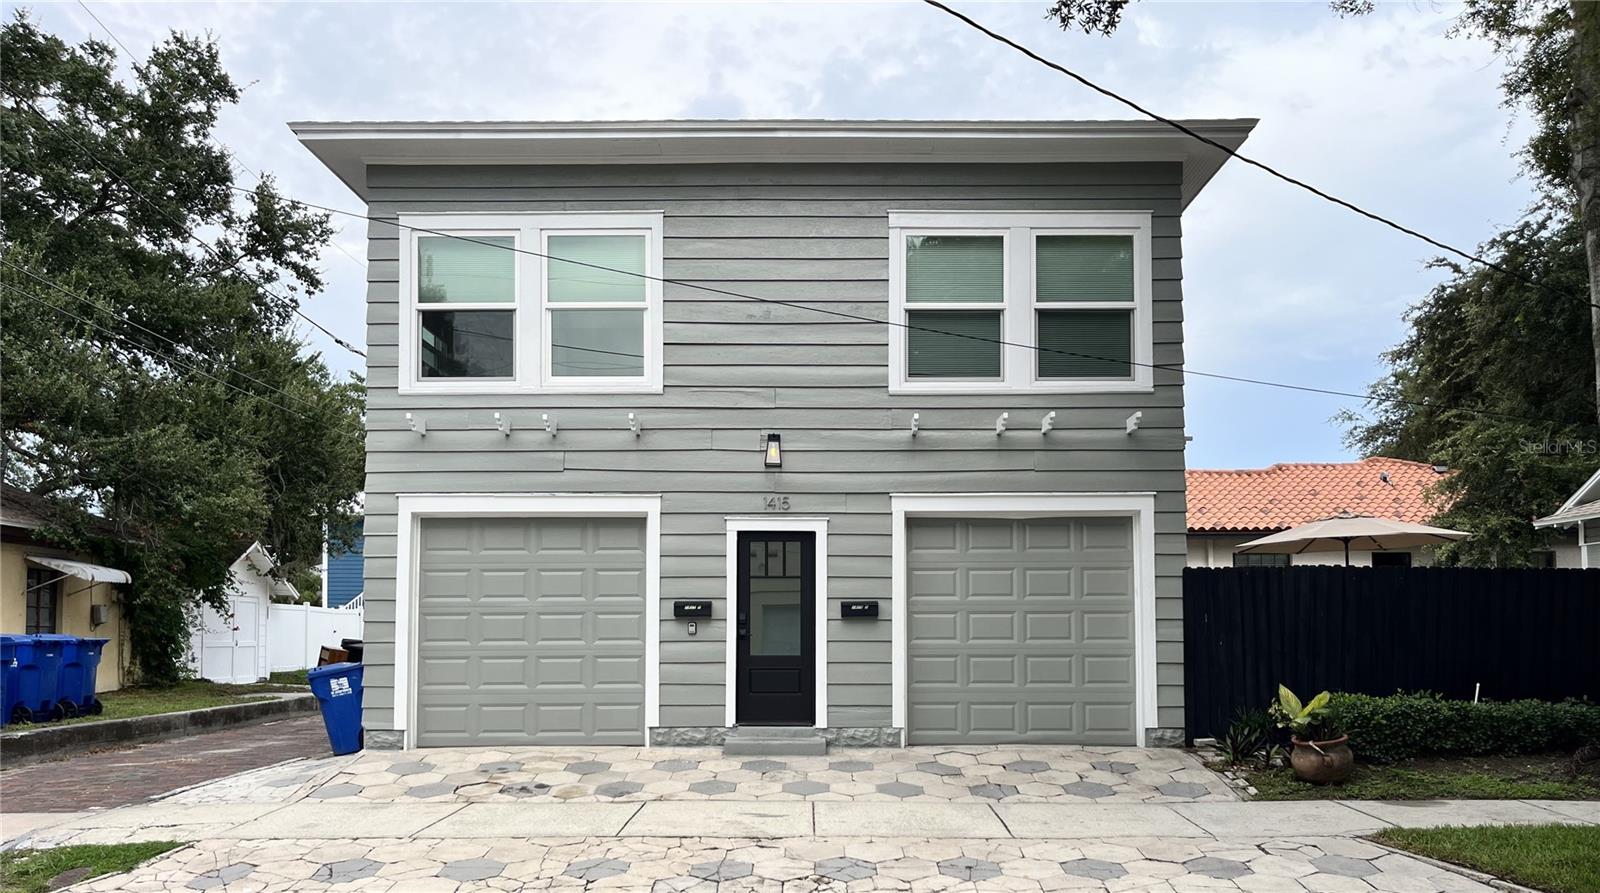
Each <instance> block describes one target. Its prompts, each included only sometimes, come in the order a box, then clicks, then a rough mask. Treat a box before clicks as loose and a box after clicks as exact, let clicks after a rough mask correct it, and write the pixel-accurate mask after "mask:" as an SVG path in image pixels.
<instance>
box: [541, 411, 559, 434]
mask: <svg viewBox="0 0 1600 893" xmlns="http://www.w3.org/2000/svg"><path fill="white" fill-rule="evenodd" d="M539 418H540V419H541V420H542V421H543V422H544V430H546V431H549V432H550V436H551V437H555V436H556V420H555V418H554V417H553V416H551V415H550V413H548V412H544V413H540V414H539Z"/></svg>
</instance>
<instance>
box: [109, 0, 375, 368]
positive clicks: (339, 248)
mask: <svg viewBox="0 0 1600 893" xmlns="http://www.w3.org/2000/svg"><path fill="white" fill-rule="evenodd" d="M78 5H79V6H81V7H83V11H84V12H86V13H88V14H89V18H91V19H94V23H95V24H96V25H99V26H100V28H101V30H103V31H105V32H106V34H107V35H108V36H109V37H110V38H111V39H112V40H113V41H114V42H115V43H116V45H117V46H119V47H122V51H123V52H124V53H127V54H128V58H129V59H131V60H133V63H134V64H135V65H137V64H138V63H139V57H138V56H137V55H135V54H134V52H133V50H131V49H129V48H128V45H127V44H125V43H123V42H122V38H120V37H118V36H117V32H115V31H113V30H111V26H110V25H107V24H106V23H105V22H104V21H103V20H101V18H100V17H99V16H97V15H95V14H94V10H92V9H90V8H89V4H87V3H85V2H83V0H78ZM217 148H219V149H221V150H222V152H223V153H224V154H226V155H227V156H228V159H229V160H230V161H232V162H233V163H234V164H237V165H239V166H240V167H241V168H244V170H245V172H246V173H248V174H249V175H250V176H252V177H255V178H256V182H258V183H259V182H261V181H262V180H263V179H265V177H264V176H263V175H262V174H261V172H260V171H258V170H256V169H255V168H253V167H251V166H250V165H248V164H245V163H244V159H242V158H240V157H239V153H237V152H234V151H233V150H231V149H229V148H228V147H227V146H222V145H219V146H217ZM328 244H330V245H332V246H333V247H334V248H335V249H336V250H337V251H338V252H339V253H340V254H342V255H344V256H345V257H348V258H350V260H352V261H354V262H355V264H356V265H357V266H359V267H361V269H363V270H365V269H366V268H367V265H366V264H365V263H364V262H363V261H362V260H361V259H360V258H358V257H356V256H355V255H354V254H351V253H350V252H349V251H347V250H345V247H344V246H343V245H340V244H339V243H338V242H334V241H330V242H329V243H328ZM328 337H330V338H331V337H333V336H332V335H329V336H328Z"/></svg>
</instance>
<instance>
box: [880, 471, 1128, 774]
mask: <svg viewBox="0 0 1600 893" xmlns="http://www.w3.org/2000/svg"><path fill="white" fill-rule="evenodd" d="M889 512H890V526H889V529H890V560H891V564H892V568H891V574H890V593H889V597H890V608H889V611H890V617H891V620H890V628H889V634H890V637H891V661H892V664H891V671H892V673H893V678H892V680H891V683H890V700H891V703H892V716H893V721H894V724H895V726H896V727H897V728H899V729H900V735H901V742H902V743H904V741H905V740H906V736H907V735H909V733H910V726H909V725H908V714H909V709H908V708H909V701H908V697H909V691H908V689H909V685H910V680H909V678H908V676H907V673H908V672H909V669H910V663H909V659H908V657H907V649H908V647H909V645H910V641H909V639H908V637H907V635H908V634H907V594H906V582H907V581H906V576H907V572H906V560H907V557H908V552H907V542H906V519H907V518H911V517H941V516H942V517H948V518H971V517H985V518H1061V517H1102V518H1103V517H1125V518H1131V519H1133V543H1134V566H1135V568H1136V573H1135V574H1134V599H1133V625H1134V693H1135V704H1134V734H1135V735H1136V736H1139V737H1140V738H1141V739H1142V737H1143V735H1144V733H1145V730H1146V729H1149V728H1152V727H1154V726H1155V720H1156V526H1155V521H1156V494H1155V493H1154V492H1127V493H1122V492H1116V493H1113V492H1105V493H892V494H890V495H889ZM1128 743H1129V744H1132V745H1134V746H1141V745H1143V744H1144V742H1143V740H1138V741H1130V742H1128Z"/></svg>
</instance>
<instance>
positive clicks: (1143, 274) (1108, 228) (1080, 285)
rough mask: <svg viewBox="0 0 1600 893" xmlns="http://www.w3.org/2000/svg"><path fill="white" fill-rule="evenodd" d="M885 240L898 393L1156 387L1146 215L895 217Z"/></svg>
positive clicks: (915, 213) (893, 372)
mask: <svg viewBox="0 0 1600 893" xmlns="http://www.w3.org/2000/svg"><path fill="white" fill-rule="evenodd" d="M889 238H890V246H891V248H890V251H891V257H890V273H889V280H890V314H891V316H890V319H891V320H892V321H894V322H896V323H898V325H892V326H890V331H889V359H890V381H889V388H890V391H892V392H895V393H923V392H933V393H987V392H1004V391H1036V392H1044V393H1059V392H1075V391H1076V392H1109V391H1139V390H1148V389H1149V388H1150V380H1151V379H1150V367H1149V363H1150V355H1151V341H1152V334H1151V333H1152V329H1151V320H1150V291H1151V272H1150V215H1149V214H1148V213H1144V212H1130V213H1101V212H1095V213H1081V214H1080V213H1070V212H1068V213H1057V212H1052V213H1025V212H1024V213H989V212H981V211H978V212H963V211H939V212H926V211H910V212H891V213H890V215H889ZM1035 346H1037V348H1038V349H1037V350H1036V349H1034V348H1035Z"/></svg>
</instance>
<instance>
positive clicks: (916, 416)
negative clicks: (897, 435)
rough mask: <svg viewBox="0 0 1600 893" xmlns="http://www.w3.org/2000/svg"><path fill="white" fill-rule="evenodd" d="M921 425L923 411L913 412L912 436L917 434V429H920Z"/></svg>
mask: <svg viewBox="0 0 1600 893" xmlns="http://www.w3.org/2000/svg"><path fill="white" fill-rule="evenodd" d="M921 427H922V413H920V412H914V413H912V414H911V436H912V437H916V436H917V429H919V428H921Z"/></svg>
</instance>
